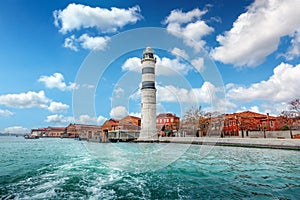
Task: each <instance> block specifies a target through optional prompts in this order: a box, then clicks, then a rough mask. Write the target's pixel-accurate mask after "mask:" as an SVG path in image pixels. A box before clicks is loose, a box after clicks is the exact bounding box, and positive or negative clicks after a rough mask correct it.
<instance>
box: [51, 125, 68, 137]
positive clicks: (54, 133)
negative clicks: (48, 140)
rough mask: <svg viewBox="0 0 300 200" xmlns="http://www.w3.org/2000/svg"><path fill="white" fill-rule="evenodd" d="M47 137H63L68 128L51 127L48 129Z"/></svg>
mask: <svg viewBox="0 0 300 200" xmlns="http://www.w3.org/2000/svg"><path fill="white" fill-rule="evenodd" d="M46 130H47V132H46V135H47V137H62V136H63V135H64V134H65V133H66V127H51V126H48V128H47V129H46Z"/></svg>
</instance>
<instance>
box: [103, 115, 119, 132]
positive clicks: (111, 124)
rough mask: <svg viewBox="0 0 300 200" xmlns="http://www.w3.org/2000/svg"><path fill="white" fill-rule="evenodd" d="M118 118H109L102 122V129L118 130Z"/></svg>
mask: <svg viewBox="0 0 300 200" xmlns="http://www.w3.org/2000/svg"><path fill="white" fill-rule="evenodd" d="M118 125H119V120H117V119H113V118H112V119H109V120H106V121H105V122H104V124H103V125H102V131H112V130H118Z"/></svg>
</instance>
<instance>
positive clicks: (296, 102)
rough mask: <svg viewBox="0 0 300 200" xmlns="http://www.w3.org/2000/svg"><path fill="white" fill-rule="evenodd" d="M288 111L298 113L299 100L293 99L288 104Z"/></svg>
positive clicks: (299, 108) (299, 107) (299, 111)
mask: <svg viewBox="0 0 300 200" xmlns="http://www.w3.org/2000/svg"><path fill="white" fill-rule="evenodd" d="M289 109H290V110H291V111H295V112H296V113H298V114H299V113H300V99H295V100H293V101H291V102H290V103H289Z"/></svg>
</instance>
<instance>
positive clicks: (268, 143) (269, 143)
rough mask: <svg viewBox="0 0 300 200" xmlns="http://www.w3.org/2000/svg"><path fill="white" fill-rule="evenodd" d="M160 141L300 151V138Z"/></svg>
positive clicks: (196, 138)
mask: <svg viewBox="0 0 300 200" xmlns="http://www.w3.org/2000/svg"><path fill="white" fill-rule="evenodd" d="M159 142H173V143H186V144H200V145H217V146H238V147H256V148H273V149H289V150H298V151H300V139H275V138H274V139H272V138H214V137H160V138H159Z"/></svg>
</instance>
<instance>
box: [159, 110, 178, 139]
mask: <svg viewBox="0 0 300 200" xmlns="http://www.w3.org/2000/svg"><path fill="white" fill-rule="evenodd" d="M156 126H157V130H158V131H159V132H161V131H163V132H165V134H166V136H168V135H170V134H172V133H174V132H175V131H176V132H177V131H178V130H179V126H180V118H179V117H177V116H176V114H172V113H161V114H159V115H158V116H157V117H156ZM161 135H162V136H164V133H161Z"/></svg>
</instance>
